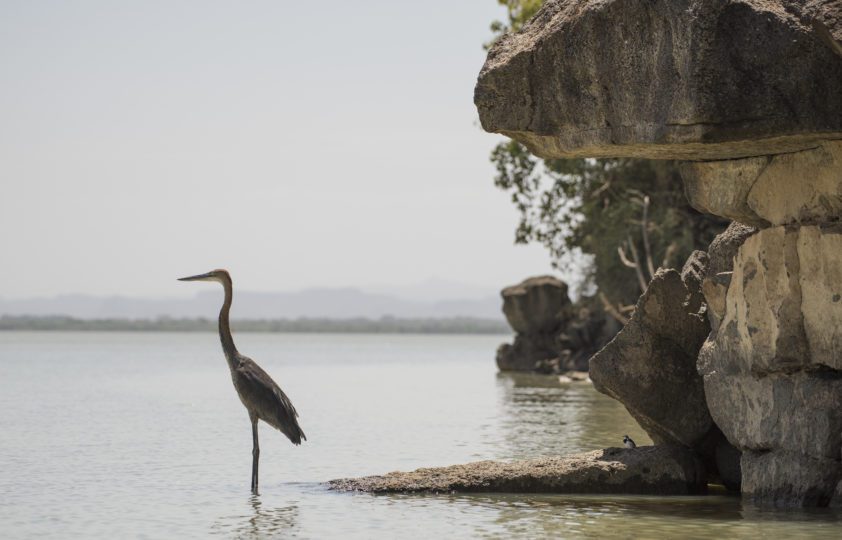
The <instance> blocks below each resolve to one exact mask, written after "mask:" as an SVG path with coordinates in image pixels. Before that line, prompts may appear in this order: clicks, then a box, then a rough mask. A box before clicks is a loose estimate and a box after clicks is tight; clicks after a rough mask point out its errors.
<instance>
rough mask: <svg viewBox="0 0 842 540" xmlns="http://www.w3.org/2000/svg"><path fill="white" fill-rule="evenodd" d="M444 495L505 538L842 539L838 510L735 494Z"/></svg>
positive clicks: (448, 502)
mask: <svg viewBox="0 0 842 540" xmlns="http://www.w3.org/2000/svg"><path fill="white" fill-rule="evenodd" d="M443 499H445V500H446V504H449V505H455V506H464V507H466V508H470V509H472V510H470V511H471V512H490V513H493V515H494V518H493V520H492V523H493V526H492V525H490V524H487V525H485V528H486V529H491V530H494V531H495V535H500V536H504V537H506V536H515V535H517V536H526V537H535V536H559V535H562V536H564V537H577V538H578V537H588V538H590V537H594V538H631V537H639V536H645V537H657V536H661V537H665V538H688V537H689V538H720V537H735V536H739V537H746V538H754V537H757V538H761V537H763V538H765V537H767V536H769V535H774V536H777V537H781V538H792V537H797V538H805V537H810V538H839V537H840V534H842V528H841V527H840V522H839V519H840V512H838V511H834V510H830V509H826V508H825V509H811V510H809V511H805V510H788V511H781V510H775V511H758V510H757V509H754V508H751V507H750V506H749V505H746V506H745V507H744V506H743V504H742V503H741V500H740V498H739V497H738V496H731V495H713V496H688V497H644V496H593V495H579V496H577V495H507V494H486V495H468V494H461V495H450V496H447V497H443ZM441 502H443V503H444V502H445V501H444V500H443V501H441Z"/></svg>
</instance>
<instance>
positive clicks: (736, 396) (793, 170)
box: [475, 0, 842, 506]
mask: <svg viewBox="0 0 842 540" xmlns="http://www.w3.org/2000/svg"><path fill="white" fill-rule="evenodd" d="M840 5H842V3H840V2H839V1H838V0H728V1H725V0H583V1H574V0H548V1H547V2H546V3H545V4H544V7H543V8H542V9H541V10H540V11H539V12H538V13H537V14H536V16H535V17H534V18H533V19H532V20H531V21H530V22H529V23H528V24H526V25H525V27H524V28H523V29H522V31H521V32H519V33H515V34H512V35H508V36H506V37H504V38H502V39H501V40H499V41H498V42H497V43H496V44H495V45H494V46H493V47H492V49H491V50H490V51H489V55H488V60H487V61H486V64H485V66H484V67H483V69H482V71H481V73H480V76H479V80H478V82H477V86H476V91H475V102H476V105H477V108H478V110H479V113H480V119H481V122H482V125H483V127H484V128H485V129H486V130H488V131H493V132H497V133H502V134H504V135H507V136H509V137H512V138H514V139H516V140H518V141H520V142H522V143H524V144H525V145H527V147H528V148H529V149H530V150H531V151H533V152H534V153H536V154H538V155H540V156H542V157H619V156H635V157H642V158H651V159H664V158H667V159H681V160H686V161H687V163H685V164H684V165H683V170H682V176H683V178H684V181H685V187H686V191H687V194H688V198H689V199H690V201H691V203H692V204H693V205H694V206H695V207H696V208H698V209H699V210H701V211H704V212H709V213H712V214H716V215H719V216H723V217H728V218H731V219H733V220H736V221H737V222H740V223H742V224H743V225H737V226H734V227H732V229H730V230H729V235H726V237H723V238H720V239H718V240H719V242H718V243H717V242H714V244H713V245H712V246H711V248H710V253H709V255H710V261H709V263H708V264H709V266H708V270H707V271H706V272H705V273H704V277H703V278H702V279H701V291H702V293H703V295H704V298H705V300H704V311H705V313H706V315H707V319H708V322H709V324H710V330H711V331H710V335H708V336H707V338H706V339H705V340H704V344H703V345H702V346H701V350H700V353H699V355H698V359H697V362H696V369H697V372H698V377H697V378H696V379H693V377H692V373H690V374H689V375H688V374H687V372H690V371H692V363H693V351H692V349H693V347H689V346H688V345H690V342H692V343H693V345H694V347H695V346H697V343H698V341H699V339H695V336H696V332H695V330H693V331H688V330H686V328H685V326H686V325H685V324H684V323H683V322H682V321H685V320H687V321H690V320H691V319H689V318H688V317H691V316H692V315H693V313H694V311H693V309H692V306H691V305H689V303H688V302H695V301H694V300H693V299H692V298H690V296H688V295H689V292H690V289H689V286H690V282H689V281H688V280H687V279H685V280H682V279H680V276H678V275H677V274H676V273H669V272H662V273H661V274H659V277H657V278H656V281H655V282H653V284H652V285H650V291H651V292H650V291H647V295H644V297H643V298H641V301H640V302H639V303H638V311H639V313H635V317H633V321H632V323H630V325H629V327H627V329H626V330H624V331H623V332H624V334H626V336H625V337H624V335H623V334H620V335H619V336H618V337H617V340H616V341H615V342H614V343H613V344H612V345H611V346H609V347H607V348H606V351H603V353H601V354H602V357H603V358H609V357H611V358H613V359H614V360H612V361H611V362H608V361H606V362H605V363H604V365H603V364H602V363H601V361H599V360H597V359H595V360H596V364H597V366H598V369H597V370H596V371H595V372H594V374H593V375H594V380H595V382H597V384H598V385H600V387H602V388H603V389H604V390H605V391H606V392H607V393H609V394H611V395H614V396H615V397H617V398H618V399H620V400H621V401H623V403H624V404H626V406H627V408H629V410H630V411H632V413H633V414H635V416H636V417H637V418H639V419H640V421H641V424H643V425H644V427H647V422H648V423H649V426H648V427H647V429H649V430H651V432H652V433H654V434H657V438H656V435H653V439H655V440H656V441H657V440H659V439H661V440H664V441H667V440H672V441H676V442H680V443H681V444H684V445H691V446H693V445H695V444H697V443H695V442H694V439H695V437H697V436H698V435H699V434H700V433H701V432H702V431H703V430H704V426H705V425H706V424H705V422H706V421H707V418H706V417H705V415H704V414H701V413H700V412H698V411H700V410H701V408H700V407H699V406H698V403H697V404H696V406H694V407H693V409H694V410H695V411H697V413H696V415H695V416H691V417H690V419H689V420H688V421H687V422H686V425H685V424H684V423H681V422H679V423H677V424H676V423H674V422H673V421H672V420H670V419H669V418H668V416H669V412H668V411H658V410H657V407H656V406H654V405H653V404H652V403H648V402H646V401H645V400H644V399H643V398H642V396H641V395H640V393H639V392H631V391H626V390H622V391H621V390H618V388H619V386H618V385H616V384H613V383H609V382H607V381H609V380H612V378H616V376H615V375H610V371H611V370H618V369H625V367H622V366H620V367H618V365H619V364H618V363H619V362H620V361H623V362H630V361H632V360H634V358H636V356H635V355H637V356H639V357H640V358H643V357H644V356H646V355H647V354H649V355H650V356H651V358H652V362H651V363H650V364H646V365H643V364H644V363H643V362H642V361H641V362H638V364H639V366H638V368H636V369H634V370H629V371H628V373H627V374H626V375H625V376H627V377H631V379H630V384H631V386H635V387H638V388H644V387H646V385H647V384H648V385H650V386H649V388H651V392H655V393H657V394H658V395H660V396H661V398H662V403H661V406H662V407H669V408H671V407H673V406H681V405H682V404H680V403H678V402H677V400H676V399H674V397H675V396H674V394H675V393H676V392H677V391H678V390H677V389H676V388H674V385H675V384H677V383H676V380H677V379H674V378H671V376H670V374H671V373H673V372H675V373H677V372H678V371H676V370H679V371H680V370H683V371H682V372H684V373H685V376H684V379H683V380H695V381H696V382H694V383H693V384H692V385H690V386H687V388H688V392H689V394H688V395H689V396H690V398H692V399H689V400H688V401H694V402H698V401H699V400H700V399H701V395H703V396H704V402H705V403H706V404H707V412H708V413H709V415H710V418H711V420H712V422H713V423H714V424H715V425H716V427H717V428H718V429H720V430H721V431H722V433H724V435H725V437H727V439H728V441H729V442H730V443H731V444H732V445H733V446H734V447H736V448H737V449H738V450H739V451H740V452H741V454H742V457H741V471H742V472H741V478H742V491H743V493H744V496H745V497H746V498H748V499H751V500H754V501H756V502H758V503H762V504H776V505H788V506H824V505H828V504H834V505H837V504H840V503H839V499H840V496H839V490H840V487H839V486H840V485H842V484H840V482H842V360H840V359H842V225H840V222H842V91H840V88H842V46H840V44H842V41H841V40H840V39H841V38H842V16H840V14H841V13H842V9H840ZM699 275H700V274H699V273H698V272H696V273H695V275H688V276H687V277H688V279H690V280H694V284H693V285H692V287H694V288H695V287H697V286H698V281H699ZM670 298H671V299H672V300H670ZM685 304H687V305H686V306H685V309H684V310H683V311H682V310H681V309H679V307H680V306H682V305H685ZM700 308H701V306H700ZM662 312H663V313H662ZM665 316H666V319H669V320H670V322H671V323H672V324H671V325H661V324H660V321H661V320H662V319H665ZM698 319H699V320H701V317H699V318H698ZM692 320H693V321H694V322H693V325H691V326H693V327H694V328H695V326H694V325H696V324H698V321H697V319H692ZM699 332H700V334H699V335H701V332H702V331H701V330H700V331H699ZM634 335H637V336H638V338H639V339H630V337H629V336H634ZM635 347H637V349H640V350H639V351H638V352H637V353H634V348H635ZM647 347H648V349H647ZM671 347H672V348H673V349H674V352H675V354H672V353H670V350H671V349H670V348H671ZM647 351H648V353H647ZM650 353H651V354H650ZM597 358H600V357H599V356H598V357H597ZM688 358H689V359H688ZM630 359H631V360H630ZM612 362H613V364H617V365H613V364H612ZM688 366H690V367H689V368H688ZM597 373H599V374H597ZM618 373H619V372H618ZM603 376H604V377H603ZM600 377H603V380H604V381H606V382H602V383H601V382H599V380H598V379H600ZM699 382H701V386H702V387H703V392H700V390H699V388H698V383H699ZM670 396H672V397H670ZM684 405H687V404H684ZM679 428H680V429H679Z"/></svg>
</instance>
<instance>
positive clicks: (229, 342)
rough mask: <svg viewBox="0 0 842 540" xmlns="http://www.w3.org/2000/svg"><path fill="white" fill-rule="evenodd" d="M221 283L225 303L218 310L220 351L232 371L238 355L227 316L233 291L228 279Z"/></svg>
mask: <svg viewBox="0 0 842 540" xmlns="http://www.w3.org/2000/svg"><path fill="white" fill-rule="evenodd" d="M221 282H222V287H223V288H224V289H225V301H224V302H223V303H222V309H221V310H219V340H220V341H221V342H222V351H223V352H224V353H225V358H226V359H227V360H228V365H229V366H231V368H232V369H233V368H234V367H235V363H236V358H237V354H238V353H237V347H236V346H234V338H233V337H232V336H231V325H230V323H229V321H228V315H229V313H230V311H231V300H232V298H233V296H234V291H233V285H232V283H231V278H230V277H228V276H223V278H222V280H221Z"/></svg>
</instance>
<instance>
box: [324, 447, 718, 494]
mask: <svg viewBox="0 0 842 540" xmlns="http://www.w3.org/2000/svg"><path fill="white" fill-rule="evenodd" d="M328 487H329V488H330V489H332V490H336V491H363V492H368V493H450V492H466V493H480V492H485V493H492V492H498V493H581V494H624V495H693V494H702V493H705V492H706V490H707V484H706V482H705V471H704V467H703V466H702V465H701V462H700V461H699V459H698V458H697V457H696V455H695V454H694V453H693V452H692V451H690V450H688V449H686V448H682V447H679V446H666V445H662V446H646V447H640V448H636V449H632V450H628V449H624V448H606V449H605V450H595V451H593V452H586V453H583V454H572V455H568V456H562V457H545V458H537V459H531V460H526V461H515V462H500V461H478V462H475V463H468V464H465V465H452V466H450V467H435V468H425V469H417V470H415V471H412V472H392V473H389V474H385V475H382V476H367V477H363V478H343V479H339V480H331V481H330V482H329V483H328Z"/></svg>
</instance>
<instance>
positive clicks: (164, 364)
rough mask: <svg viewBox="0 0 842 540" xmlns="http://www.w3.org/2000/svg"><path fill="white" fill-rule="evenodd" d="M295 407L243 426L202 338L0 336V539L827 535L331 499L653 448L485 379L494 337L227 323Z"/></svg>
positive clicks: (595, 405) (590, 401) (602, 405)
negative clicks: (346, 483)
mask: <svg viewBox="0 0 842 540" xmlns="http://www.w3.org/2000/svg"><path fill="white" fill-rule="evenodd" d="M236 339H237V343H238V346H239V348H240V350H241V351H243V352H244V353H245V354H247V355H249V356H251V357H253V358H254V359H256V360H257V361H258V362H259V363H261V364H262V365H263V367H264V368H265V369H266V370H267V371H269V372H270V373H271V374H273V376H274V377H275V379H276V381H278V382H279V383H280V384H281V386H282V387H283V388H284V389H285V390H286V391H287V393H288V394H289V395H290V397H291V398H292V400H293V402H294V403H295V404H296V407H297V408H298V410H299V412H300V413H301V425H302V427H303V429H304V431H305V432H306V433H307V437H308V439H309V440H308V441H307V442H305V443H304V444H303V445H302V446H301V447H293V446H292V445H290V444H289V443H288V441H286V439H285V438H284V437H283V436H282V435H281V434H280V433H278V432H276V431H274V430H272V429H271V428H269V427H267V426H265V425H263V426H262V428H261V432H260V433H261V463H260V480H261V494H260V495H259V496H257V497H253V496H251V494H250V493H249V477H250V472H251V428H250V424H249V421H248V417H247V415H246V413H245V409H243V407H242V405H241V404H240V402H239V400H238V398H237V397H236V394H235V393H234V390H233V388H232V386H231V380H230V376H229V374H228V370H227V366H226V364H225V362H224V360H223V358H222V354H221V352H220V349H219V344H218V342H217V338H216V336H214V335H212V334H201V333H200V334H146V333H138V334H122V333H0V465H2V469H1V470H2V472H0V537H3V538H35V537H38V538H45V537H53V538H91V537H123V538H126V537H128V538H160V537H173V536H178V537H207V536H209V535H210V536H217V537H221V538H251V537H298V538H328V537H339V536H341V537H343V538H374V537H379V538H395V537H400V538H426V537H434V536H440V537H446V538H454V537H491V538H495V537H499V538H503V537H511V536H513V535H516V536H520V537H529V538H537V537H555V538H579V537H602V538H605V537H620V538H625V537H628V538H631V537H634V538H651V537H661V538H678V537H696V538H705V537H706V538H726V537H727V538H733V537H745V538H761V537H769V536H777V537H782V538H788V537H828V538H839V537H842V516H840V514H839V513H838V512H834V511H832V510H826V509H825V510H820V511H812V512H803V511H760V510H756V509H753V508H751V507H748V506H746V507H744V506H743V505H742V504H741V502H740V500H739V498H735V497H730V496H726V495H712V496H707V497H678V498H658V497H604V496H602V497H585V496H575V497H571V496H546V495H471V496H468V495H440V496H406V495H399V496H383V495H380V496H372V495H366V494H344V493H332V492H328V491H326V490H325V488H324V486H323V484H322V482H324V481H326V480H329V479H331V478H337V477H344V476H357V475H362V474H373V473H382V472H387V471H392V470H398V469H414V468H417V467H422V466H432V465H447V464H452V463H461V462H467V461H472V460H478V459H512V458H524V457H534V456H538V455H555V454H562V453H568V452H579V451H586V450H592V449H597V448H603V447H606V446H612V445H614V446H617V445H619V444H620V443H621V439H622V436H623V434H625V433H628V434H629V435H631V436H632V437H633V438H634V439H636V440H637V442H638V444H646V443H647V442H648V439H647V437H646V436H645V434H643V433H642V432H641V430H640V429H639V428H638V427H637V426H636V425H635V424H634V422H633V420H632V419H631V418H630V417H629V416H628V414H627V413H626V411H625V410H624V409H623V408H622V406H620V405H619V404H618V403H616V402H614V401H613V400H611V399H608V398H606V397H604V396H602V395H600V394H598V393H597V392H595V391H594V390H593V388H592V387H591V386H590V385H589V384H583V383H571V384H560V383H558V382H557V380H556V379H554V378H552V377H540V376H510V375H500V374H498V373H496V369H495V367H494V361H493V356H494V350H495V348H496V346H497V345H498V344H499V343H500V342H501V341H502V339H503V338H502V337H499V336H394V335H317V334H303V335H295V334H245V333H244V334H240V335H239V336H236Z"/></svg>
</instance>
